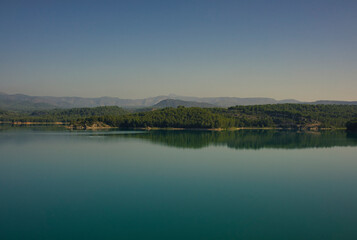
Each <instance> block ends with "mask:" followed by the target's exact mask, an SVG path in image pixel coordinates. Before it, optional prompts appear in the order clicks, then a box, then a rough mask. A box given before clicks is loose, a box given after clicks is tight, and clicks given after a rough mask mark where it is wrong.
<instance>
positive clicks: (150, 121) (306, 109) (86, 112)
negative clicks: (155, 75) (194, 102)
mask: <svg viewBox="0 0 357 240" xmlns="http://www.w3.org/2000/svg"><path fill="white" fill-rule="evenodd" d="M143 111H144V110H143ZM354 118H357V106H356V105H311V104H271V105H254V106H236V107H230V108H199V107H188V108H187V107H182V106H180V107H177V108H172V107H171V108H163V109H157V110H149V109H145V111H144V112H137V113H130V112H129V111H127V110H124V109H122V108H119V107H116V106H112V107H96V108H74V109H56V110H46V111H34V112H31V113H27V114H24V113H22V114H20V113H16V112H10V111H0V121H12V122H66V123H69V122H71V124H72V125H73V126H74V127H76V126H79V127H81V128H86V127H87V126H91V125H93V124H96V123H103V124H105V125H108V126H111V127H119V128H148V127H159V128H241V127H248V128H249V127H253V128H256V127H258V128H262V127H263V128H264V127H269V128H293V129H321V128H344V127H345V126H346V123H347V122H348V121H350V120H351V119H354Z"/></svg>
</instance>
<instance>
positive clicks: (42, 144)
mask: <svg viewBox="0 0 357 240" xmlns="http://www.w3.org/2000/svg"><path fill="white" fill-rule="evenodd" d="M0 156H1V160H0V239H4V240H11V239H26V240H30V239H36V240H39V239H53V240H57V239H86V240H90V239H170V240H171V239H275V240H276V239H324V240H326V239H339V240H341V239H357V227H356V226H357V187H356V183H357V157H356V156H357V136H356V135H354V134H347V133H346V132H344V131H324V132H310V133H309V132H293V131H276V130H241V131H232V132H212V131H115V130H112V131H68V130H63V129H61V128H56V127H22V128H20V127H19V128H15V127H14V128H6V127H2V128H1V129H0Z"/></svg>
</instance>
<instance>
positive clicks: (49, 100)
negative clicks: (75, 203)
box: [0, 93, 357, 112]
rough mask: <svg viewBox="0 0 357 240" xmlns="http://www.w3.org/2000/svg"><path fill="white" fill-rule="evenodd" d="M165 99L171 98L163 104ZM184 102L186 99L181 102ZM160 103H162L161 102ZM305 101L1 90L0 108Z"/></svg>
mask: <svg viewBox="0 0 357 240" xmlns="http://www.w3.org/2000/svg"><path fill="white" fill-rule="evenodd" d="M163 100H170V101H166V102H163V103H160V102H161V101H163ZM179 101H183V102H181V103H180V102H179ZM159 103H160V104H159ZM285 103H302V102H300V101H298V100H295V99H285V100H276V99H273V98H261V97H257V98H238V97H209V98H199V97H189V96H178V95H173V94H170V95H167V96H165V95H163V96H156V97H149V98H143V99H122V98H116V97H99V98H82V97H50V96H28V95H24V94H5V93H0V109H4V110H12V111H28V112H29V111H34V110H48V109H55V108H85V107H99V106H119V107H123V108H149V107H170V106H172V107H177V106H179V105H183V106H187V107H196V106H197V107H214V106H216V107H232V106H237V105H239V106H249V105H264V104H285ZM305 104H314V105H316V104H328V105H330V104H344V105H357V101H351V102H349V101H328V100H321V101H315V102H305Z"/></svg>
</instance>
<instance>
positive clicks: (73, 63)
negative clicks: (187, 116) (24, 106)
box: [0, 0, 357, 100]
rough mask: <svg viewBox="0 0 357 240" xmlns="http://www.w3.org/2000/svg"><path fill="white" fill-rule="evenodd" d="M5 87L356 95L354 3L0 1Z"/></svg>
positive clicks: (141, 93)
mask: <svg viewBox="0 0 357 240" xmlns="http://www.w3.org/2000/svg"><path fill="white" fill-rule="evenodd" d="M0 92H5V93H8V94H14V93H22V94H27V95H36V96H80V97H100V96H111V97H120V98H144V97H152V96H157V95H167V94H171V93H172V94H177V95H184V96H197V97H218V96H221V97H223V96H230V97H272V98H275V99H290V98H294V99H298V100H318V99H329V100H357V94H356V93H357V1H355V0H347V1H346V0H334V1H332V0H309V1H305V0H299V1H296V0H294V1H289V0H284V1H274V0H266V1H262V0H260V1H256V0H246V1H244V0H243V1H239V0H235V1H230V0H216V1H211V0H197V1H196V0H190V1H185V0H179V1H170V0H166V1H165V0H163V1H156V0H150V1H149V0H146V1H138V0H127V1H120V0H117V1H99V0H98V1H91V0H86V1H75V0H71V1H66V0H58V1H53V0H43V1H37V0H31V1H28V0H25V1H18V0H0Z"/></svg>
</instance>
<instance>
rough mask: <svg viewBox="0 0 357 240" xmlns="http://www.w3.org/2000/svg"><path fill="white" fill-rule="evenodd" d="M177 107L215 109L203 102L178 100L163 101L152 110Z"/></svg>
mask: <svg viewBox="0 0 357 240" xmlns="http://www.w3.org/2000/svg"><path fill="white" fill-rule="evenodd" d="M178 106H184V107H202V108H211V107H217V106H215V105H213V104H209V103H204V102H194V101H183V100H178V99H165V100H162V101H160V102H158V103H157V104H155V105H154V106H153V107H154V108H165V107H174V108H176V107H178Z"/></svg>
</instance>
